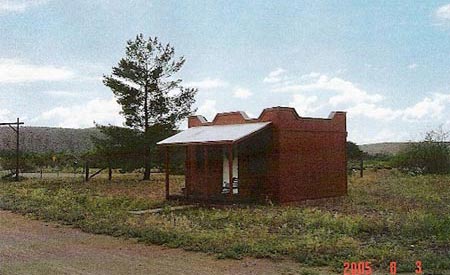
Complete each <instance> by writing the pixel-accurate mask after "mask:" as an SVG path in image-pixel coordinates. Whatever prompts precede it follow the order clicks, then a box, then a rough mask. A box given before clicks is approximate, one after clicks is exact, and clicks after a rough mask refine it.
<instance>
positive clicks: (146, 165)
mask: <svg viewBox="0 0 450 275" xmlns="http://www.w3.org/2000/svg"><path fill="white" fill-rule="evenodd" d="M148 119H149V118H148V88H147V85H145V86H144V144H145V146H144V178H143V180H150V168H151V167H150V146H149V144H148V141H147V139H148V130H149V124H148Z"/></svg>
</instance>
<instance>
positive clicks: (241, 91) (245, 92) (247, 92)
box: [233, 87, 253, 99]
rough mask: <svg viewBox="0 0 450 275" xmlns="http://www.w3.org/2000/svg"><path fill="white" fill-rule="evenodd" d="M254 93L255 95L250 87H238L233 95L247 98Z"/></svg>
mask: <svg viewBox="0 0 450 275" xmlns="http://www.w3.org/2000/svg"><path fill="white" fill-rule="evenodd" d="M252 95H253V93H252V92H251V91H250V90H249V89H245V88H240V87H237V88H236V89H234V91H233V96H234V97H237V98H242V99H245V98H249V97H251V96H252Z"/></svg>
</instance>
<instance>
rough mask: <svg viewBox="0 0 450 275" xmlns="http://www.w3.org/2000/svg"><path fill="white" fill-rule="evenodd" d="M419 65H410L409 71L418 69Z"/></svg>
mask: <svg viewBox="0 0 450 275" xmlns="http://www.w3.org/2000/svg"><path fill="white" fill-rule="evenodd" d="M417 66H418V65H417V64H416V63H412V64H409V65H408V69H410V70H415V69H417Z"/></svg>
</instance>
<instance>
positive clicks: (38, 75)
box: [0, 58, 75, 83]
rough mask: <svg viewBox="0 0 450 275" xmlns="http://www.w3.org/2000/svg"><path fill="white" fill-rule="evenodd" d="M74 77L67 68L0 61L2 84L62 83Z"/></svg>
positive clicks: (16, 61) (9, 60)
mask: <svg viewBox="0 0 450 275" xmlns="http://www.w3.org/2000/svg"><path fill="white" fill-rule="evenodd" d="M74 76H75V73H74V72H73V71H71V70H69V69H68V68H65V67H55V66H51V65H35V64H30V63H25V62H23V61H21V60H18V59H6V58H1V59H0V83H23V82H34V81H62V80H68V79H71V78H73V77H74Z"/></svg>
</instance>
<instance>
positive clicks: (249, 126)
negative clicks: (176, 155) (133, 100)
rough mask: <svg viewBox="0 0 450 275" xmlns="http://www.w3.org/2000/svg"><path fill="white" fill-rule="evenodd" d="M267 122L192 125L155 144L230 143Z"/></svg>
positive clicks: (259, 128)
mask: <svg viewBox="0 0 450 275" xmlns="http://www.w3.org/2000/svg"><path fill="white" fill-rule="evenodd" d="M269 124H270V122H255V123H244V124H229V125H211V126H199V127H192V128H189V129H187V130H185V131H183V132H181V133H178V134H176V135H173V136H171V137H169V138H166V139H164V140H162V141H160V142H158V143H157V144H158V145H172V144H179V145H182V144H190V143H232V142H235V141H238V140H240V139H242V138H244V137H246V136H248V135H250V134H252V133H255V132H257V131H259V130H261V129H263V128H264V127H266V126H267V125H269Z"/></svg>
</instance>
